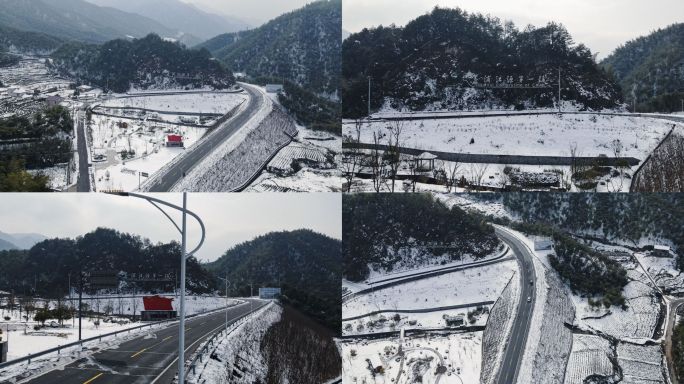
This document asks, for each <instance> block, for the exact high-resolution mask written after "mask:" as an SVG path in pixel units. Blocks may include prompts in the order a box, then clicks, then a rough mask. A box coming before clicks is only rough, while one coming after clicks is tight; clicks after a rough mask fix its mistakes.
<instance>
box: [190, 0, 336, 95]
mask: <svg viewBox="0 0 684 384" xmlns="http://www.w3.org/2000/svg"><path fill="white" fill-rule="evenodd" d="M341 25H342V2H341V0H320V1H316V2H313V3H311V4H308V5H306V6H305V7H303V8H301V9H298V10H295V11H292V12H289V13H286V14H284V15H282V16H280V17H278V18H276V19H273V20H271V21H270V22H268V23H267V24H265V25H263V26H261V27H259V28H256V29H253V30H249V31H245V32H238V33H234V34H225V35H220V36H217V37H215V38H213V39H211V40H209V41H207V42H205V43H203V44H201V45H200V46H199V47H204V48H207V49H209V50H210V51H211V52H212V53H213V54H214V56H216V57H217V58H218V59H220V60H222V61H223V62H224V63H226V64H227V65H228V66H229V67H230V68H232V69H233V70H234V71H237V72H246V73H247V74H248V75H250V76H251V77H253V78H257V77H263V78H271V79H273V80H278V82H279V83H282V82H283V81H284V80H289V81H291V82H293V83H295V84H297V85H299V86H301V87H303V88H305V89H307V90H309V91H312V92H314V93H317V94H319V95H328V96H330V97H334V96H336V95H337V92H338V88H339V74H340V45H341V41H342V36H341Z"/></svg>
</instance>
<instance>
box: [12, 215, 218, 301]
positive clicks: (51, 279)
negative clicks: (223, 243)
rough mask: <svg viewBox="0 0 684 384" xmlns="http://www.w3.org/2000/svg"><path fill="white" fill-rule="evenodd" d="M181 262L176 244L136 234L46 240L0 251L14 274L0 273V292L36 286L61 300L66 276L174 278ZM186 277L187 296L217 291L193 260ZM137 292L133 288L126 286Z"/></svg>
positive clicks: (74, 279)
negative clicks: (105, 273)
mask: <svg viewBox="0 0 684 384" xmlns="http://www.w3.org/2000/svg"><path fill="white" fill-rule="evenodd" d="M179 259H180V245H179V244H178V243H176V242H172V243H167V244H164V243H159V244H153V243H151V242H150V241H149V240H147V239H143V238H141V237H139V236H134V235H130V234H126V233H121V232H118V231H115V230H112V229H107V228H98V229H96V230H95V231H93V232H90V233H88V234H86V235H84V236H81V237H78V238H75V239H48V240H45V241H42V242H40V243H37V244H36V245H34V246H33V247H32V248H31V249H29V250H25V251H2V252H0V267H2V270H3V271H4V270H7V271H12V272H13V274H12V275H11V276H10V275H7V278H6V279H5V278H4V277H5V276H4V274H3V272H2V271H0V277H3V278H2V279H1V280H0V289H3V290H15V291H17V292H24V291H25V288H27V287H28V289H33V288H35V289H36V292H35V293H36V294H41V295H51V296H59V295H62V294H64V293H66V292H67V291H68V286H69V277H70V276H71V279H72V284H76V283H75V282H77V281H78V276H79V273H80V272H97V271H120V272H123V273H127V272H129V273H133V272H134V273H151V274H172V275H173V274H174V273H176V271H177V270H178V268H179V265H178V260H179ZM187 274H188V282H187V289H188V290H189V291H191V292H195V293H208V292H212V291H213V290H214V289H215V288H216V282H215V280H214V278H213V276H212V275H211V274H209V273H208V272H207V271H206V270H205V269H204V268H202V266H201V265H200V264H199V262H198V261H197V260H196V259H195V258H190V259H189V260H188V264H187ZM86 281H87V274H86ZM135 288H136V286H135V284H130V285H129V286H128V287H127V289H135ZM138 288H140V289H141V290H142V289H145V288H148V289H151V288H150V287H145V286H141V287H138ZM156 288H157V289H159V287H156ZM168 288H169V289H172V288H173V287H168Z"/></svg>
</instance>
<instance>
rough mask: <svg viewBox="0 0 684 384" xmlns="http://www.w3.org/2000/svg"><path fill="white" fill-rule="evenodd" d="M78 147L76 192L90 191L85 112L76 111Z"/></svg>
mask: <svg viewBox="0 0 684 384" xmlns="http://www.w3.org/2000/svg"><path fill="white" fill-rule="evenodd" d="M74 120H75V121H76V149H77V150H78V179H76V192H90V172H89V169H90V159H89V158H88V148H87V141H86V137H85V135H86V134H85V112H84V111H83V110H78V112H76V116H75V119H74Z"/></svg>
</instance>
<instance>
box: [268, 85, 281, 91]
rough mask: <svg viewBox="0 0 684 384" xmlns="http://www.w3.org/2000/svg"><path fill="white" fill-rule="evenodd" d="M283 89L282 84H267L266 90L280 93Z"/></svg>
mask: <svg viewBox="0 0 684 384" xmlns="http://www.w3.org/2000/svg"><path fill="white" fill-rule="evenodd" d="M282 91H283V85H282V84H266V92H268V93H280V92H282Z"/></svg>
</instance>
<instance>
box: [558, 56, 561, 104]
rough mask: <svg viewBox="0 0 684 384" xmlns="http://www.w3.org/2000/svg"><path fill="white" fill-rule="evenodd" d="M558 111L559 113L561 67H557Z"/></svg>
mask: <svg viewBox="0 0 684 384" xmlns="http://www.w3.org/2000/svg"><path fill="white" fill-rule="evenodd" d="M558 113H561V67H558Z"/></svg>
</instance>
